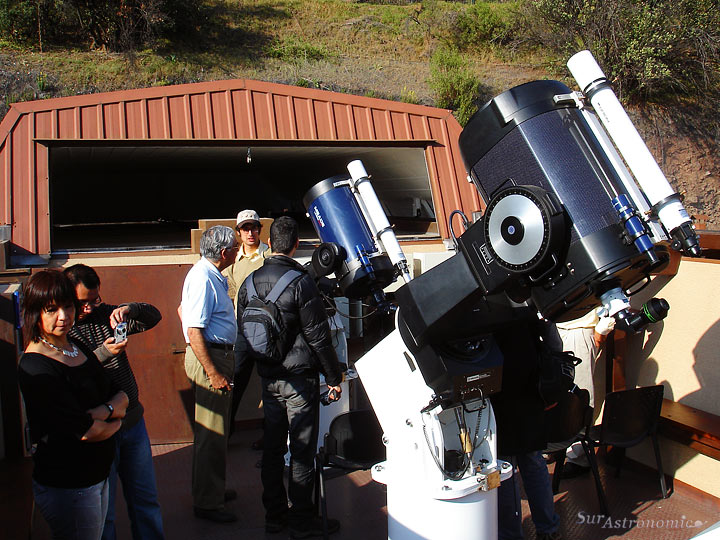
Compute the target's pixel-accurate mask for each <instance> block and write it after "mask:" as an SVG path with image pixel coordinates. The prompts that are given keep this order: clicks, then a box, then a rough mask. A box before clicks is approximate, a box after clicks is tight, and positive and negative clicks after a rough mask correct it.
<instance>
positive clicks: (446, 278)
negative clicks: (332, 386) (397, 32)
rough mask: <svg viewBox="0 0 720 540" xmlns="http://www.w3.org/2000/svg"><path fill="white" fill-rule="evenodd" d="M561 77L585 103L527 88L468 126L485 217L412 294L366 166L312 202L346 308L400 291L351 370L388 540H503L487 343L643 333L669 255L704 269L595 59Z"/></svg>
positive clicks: (319, 268)
mask: <svg viewBox="0 0 720 540" xmlns="http://www.w3.org/2000/svg"><path fill="white" fill-rule="evenodd" d="M568 65H569V67H570V70H571V72H572V73H573V76H575V78H576V79H577V81H578V83H579V85H580V88H581V89H582V91H583V92H584V95H583V94H581V93H579V92H573V91H572V90H571V89H570V88H568V87H567V86H565V85H564V84H562V83H560V82H557V81H534V82H530V83H527V84H523V85H521V86H518V87H515V88H512V89H511V90H508V91H506V92H504V93H502V94H501V95H499V96H497V97H496V98H494V99H492V100H491V101H489V102H488V103H487V104H485V105H484V106H483V107H482V108H481V109H480V110H479V111H478V112H477V113H476V114H475V115H474V116H473V117H472V118H471V119H470V121H469V122H468V124H467V126H466V127H465V129H464V130H463V132H462V133H461V135H460V140H459V145H460V150H461V153H462V156H463V160H464V162H465V165H466V168H467V171H468V175H469V178H470V179H471V180H472V182H473V183H474V184H475V186H476V188H477V189H478V191H479V192H480V194H481V195H482V196H483V198H484V200H485V202H486V203H487V207H486V209H485V212H484V214H483V216H482V217H481V218H480V219H479V220H478V221H477V222H476V223H474V224H472V225H471V226H469V227H468V228H467V230H465V231H462V234H460V235H456V234H454V232H453V234H452V236H453V237H457V253H456V254H455V255H454V256H452V257H450V258H449V259H448V260H447V261H445V262H443V263H441V264H439V265H438V266H436V267H434V268H432V269H430V270H428V271H426V272H425V273H424V274H421V275H420V276H417V277H415V279H412V280H411V279H410V275H409V273H408V270H407V262H406V261H405V256H404V255H403V253H402V250H401V249H400V246H399V244H398V242H397V240H396V239H395V236H394V234H393V232H392V229H391V228H390V225H389V223H388V220H387V218H386V216H385V214H384V212H383V211H382V207H381V205H380V203H379V201H378V200H377V196H376V195H375V192H374V190H373V189H372V185H371V184H370V181H369V180H368V175H367V173H366V172H365V169H364V167H363V166H362V163H360V162H359V161H355V162H352V163H351V164H349V165H348V170H349V172H350V174H349V175H339V176H335V177H331V178H328V179H325V180H323V181H321V182H319V183H318V184H317V185H316V186H314V187H313V188H312V189H311V190H310V191H308V193H307V194H306V196H305V198H304V203H305V207H306V208H307V210H308V215H309V216H310V217H311V219H312V221H313V224H314V226H315V228H316V230H317V232H318V235H319V237H320V239H321V241H322V242H323V243H322V244H321V246H320V247H319V248H318V249H317V250H316V251H315V253H314V255H313V266H314V268H315V271H316V273H317V274H318V275H329V274H331V273H333V272H334V274H335V277H336V278H337V281H338V286H339V289H340V291H341V294H342V295H344V296H347V297H350V298H364V297H367V296H372V297H373V298H374V299H375V302H377V303H378V305H380V306H382V307H386V308H387V307H388V306H389V305H390V302H389V301H388V300H387V299H386V297H385V294H384V293H383V291H382V289H383V288H384V287H385V286H386V285H388V284H389V283H390V282H391V281H393V280H394V279H396V277H397V276H401V277H402V278H403V280H404V281H405V283H404V285H403V286H402V287H400V288H399V289H398V290H397V291H396V292H395V303H396V304H397V307H398V310H397V313H396V319H395V320H396V328H395V330H394V331H393V332H391V333H390V334H389V335H388V336H386V337H385V338H384V339H383V340H382V341H381V342H380V343H378V345H376V346H375V347H374V348H373V349H372V350H371V351H369V352H368V353H367V354H365V356H363V357H362V358H361V359H360V360H358V361H357V362H356V363H355V367H356V369H357V372H358V374H359V375H360V378H361V380H362V382H363V385H364V387H365V390H366V392H367V394H368V397H369V399H370V401H371V403H372V406H373V409H374V410H375V413H376V415H377V417H378V420H379V421H380V424H381V425H382V428H383V430H384V432H385V440H386V446H387V461H386V462H384V463H383V464H381V465H379V466H377V467H376V468H375V470H374V471H373V477H374V478H375V479H377V480H378V481H381V482H383V483H386V484H387V486H388V514H389V517H388V519H389V521H388V536H389V538H392V539H393V540H405V539H420V538H424V539H437V540H444V539H445V538H455V539H461V540H462V539H468V540H471V539H472V540H477V539H493V538H496V536H497V520H496V518H497V492H496V490H495V488H496V487H497V486H498V485H499V483H500V482H501V481H502V480H504V479H506V478H507V477H509V476H510V475H511V474H512V471H511V470H510V467H509V465H508V464H507V463H504V462H502V461H500V460H498V458H497V451H496V447H497V441H496V440H495V419H494V415H493V413H492V407H491V406H490V402H489V401H488V399H487V398H488V396H490V395H491V394H493V393H495V392H497V391H499V390H500V386H501V381H502V376H503V373H502V361H503V358H502V353H501V352H500V351H499V349H498V348H497V346H496V345H495V344H494V341H493V339H492V337H491V335H492V333H493V332H494V331H496V330H498V329H503V328H508V327H511V326H512V325H513V324H514V323H515V322H516V321H519V320H526V319H528V318H532V317H537V316H538V314H539V315H541V316H542V317H544V318H547V319H549V320H552V321H556V322H557V321H564V320H569V319H573V318H577V317H579V316H581V315H584V314H585V313H587V312H588V311H590V310H591V309H594V308H598V307H602V308H603V309H604V310H605V311H606V313H608V314H609V315H611V316H614V317H615V319H616V321H617V327H618V328H622V329H624V330H627V331H630V332H638V331H640V330H642V329H643V328H644V327H645V326H646V325H647V324H649V323H652V322H656V321H658V320H660V319H662V318H663V317H664V316H665V314H666V313H667V309H668V308H669V306H668V304H667V302H665V301H664V300H662V299H657V298H655V299H652V300H651V301H650V302H648V303H647V304H645V305H644V306H643V309H642V310H640V311H639V312H638V311H635V310H632V309H631V308H630V302H629V296H631V294H632V291H637V290H639V289H640V288H642V287H643V286H644V285H645V284H646V283H648V282H649V281H650V280H651V273H652V272H655V271H658V270H660V269H662V268H663V267H664V266H665V265H666V264H667V262H668V260H669V254H668V249H669V248H668V245H669V246H670V247H671V248H673V249H677V250H682V251H683V252H684V253H685V254H688V255H698V254H699V246H698V240H697V237H696V235H695V231H694V229H693V227H692V223H691V221H690V218H689V217H688V215H687V212H686V211H685V209H684V208H683V206H682V203H681V200H680V197H679V196H678V195H677V194H676V193H675V192H674V191H673V190H672V188H670V186H669V184H668V182H667V180H666V179H665V177H664V175H663V174H662V172H661V171H660V169H659V167H658V166H657V164H656V163H655V161H654V159H652V156H650V154H649V151H648V150H647V147H646V146H645V144H644V142H643V141H642V139H641V138H640V136H639V135H638V134H637V131H636V130H635V128H634V126H632V123H631V122H630V120H629V119H628V118H627V115H626V113H625V111H624V110H623V108H622V106H621V105H620V104H619V102H618V100H617V98H616V97H615V95H614V93H613V92H612V89H611V88H610V86H609V84H608V83H607V80H606V79H605V76H604V75H603V73H602V71H601V70H600V68H599V66H598V65H597V63H596V62H595V60H594V59H593V58H592V55H591V54H590V53H589V52H588V51H583V52H581V53H578V54H577V55H575V56H573V58H572V59H571V60H570V62H569V63H568ZM588 100H589V103H588ZM598 116H599V118H600V120H598ZM621 156H622V157H621ZM623 158H624V160H623ZM625 163H627V167H626V165H625ZM628 167H629V169H630V170H628ZM630 171H632V173H631V172H630ZM465 222H467V220H465ZM450 226H451V227H452V223H451V224H450ZM504 376H512V374H510V373H505V374H504Z"/></svg>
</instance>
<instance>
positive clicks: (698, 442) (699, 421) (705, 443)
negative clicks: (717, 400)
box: [658, 399, 720, 460]
mask: <svg viewBox="0 0 720 540" xmlns="http://www.w3.org/2000/svg"><path fill="white" fill-rule="evenodd" d="M658 433H660V434H661V435H663V436H664V437H667V438H668V439H672V440H674V441H677V442H679V443H681V444H684V445H686V446H688V447H690V448H692V449H693V450H695V451H697V452H699V453H701V454H704V455H706V456H709V457H711V458H714V459H718V460H720V416H718V415H716V414H712V413H709V412H705V411H701V410H700V409H695V408H694V407H690V406H688V405H683V404H682V403H677V402H675V401H671V400H669V399H664V400H663V406H662V411H661V413H660V424H659V425H658Z"/></svg>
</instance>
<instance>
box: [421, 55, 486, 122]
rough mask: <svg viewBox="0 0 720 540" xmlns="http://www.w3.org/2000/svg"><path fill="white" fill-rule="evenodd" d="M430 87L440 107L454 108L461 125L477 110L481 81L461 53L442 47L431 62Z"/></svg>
mask: <svg viewBox="0 0 720 540" xmlns="http://www.w3.org/2000/svg"><path fill="white" fill-rule="evenodd" d="M428 84H429V85H430V88H432V90H433V92H434V93H435V102H436V105H437V106H438V107H443V108H447V109H453V111H454V114H455V117H456V118H457V120H458V122H460V124H461V125H463V126H464V125H465V124H466V123H467V121H468V120H469V119H470V117H471V116H472V115H473V114H475V111H477V100H478V87H479V82H478V80H477V78H476V77H475V75H473V73H472V71H470V69H469V68H468V65H467V62H466V61H465V60H464V59H463V57H462V56H460V53H459V52H458V51H457V50H454V49H450V48H447V47H440V48H438V49H437V50H436V51H435V53H434V54H433V55H432V58H431V59H430V80H429V81H428Z"/></svg>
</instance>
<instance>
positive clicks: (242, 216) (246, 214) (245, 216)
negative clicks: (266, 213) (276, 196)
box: [235, 210, 260, 227]
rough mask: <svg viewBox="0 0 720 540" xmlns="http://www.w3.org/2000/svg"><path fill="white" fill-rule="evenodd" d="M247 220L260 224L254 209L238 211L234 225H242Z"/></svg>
mask: <svg viewBox="0 0 720 540" xmlns="http://www.w3.org/2000/svg"><path fill="white" fill-rule="evenodd" d="M249 221H254V222H256V223H257V224H258V225H260V216H258V213H257V212H256V211H255V210H243V211H242V212H240V213H238V215H237V220H236V224H235V226H236V227H242V226H243V225H244V224H245V223H248V222H249Z"/></svg>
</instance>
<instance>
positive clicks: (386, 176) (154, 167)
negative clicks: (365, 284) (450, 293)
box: [49, 140, 438, 253]
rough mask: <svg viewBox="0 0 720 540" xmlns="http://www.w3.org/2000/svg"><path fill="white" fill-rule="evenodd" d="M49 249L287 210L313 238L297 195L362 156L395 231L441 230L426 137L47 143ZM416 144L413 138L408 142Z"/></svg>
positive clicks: (180, 239)
mask: <svg viewBox="0 0 720 540" xmlns="http://www.w3.org/2000/svg"><path fill="white" fill-rule="evenodd" d="M50 144H51V146H50V149H49V154H50V220H51V245H52V251H53V253H70V252H85V251H117V250H120V251H123V250H127V251H132V250H147V249H178V248H187V247H190V230H191V229H193V228H197V226H198V223H197V222H198V219H204V218H210V219H218V218H231V217H234V216H235V215H236V214H237V212H238V211H239V210H242V209H244V208H253V209H255V210H257V212H258V213H259V214H260V215H261V216H262V217H277V216H280V215H283V214H287V215H292V216H293V217H295V218H296V219H298V221H299V222H300V225H301V238H302V240H303V241H307V242H312V241H314V240H316V234H315V232H314V230H313V228H312V225H311V223H310V220H309V219H308V218H307V217H306V216H305V208H303V205H302V198H303V195H305V193H306V192H307V190H308V189H309V188H310V187H312V186H313V185H315V184H316V183H317V182H319V181H321V180H323V179H325V178H328V177H330V176H334V175H337V174H343V173H347V168H346V167H347V164H348V163H349V162H350V161H352V160H355V159H360V160H362V161H363V164H364V165H365V168H366V170H367V171H368V173H369V174H370V176H371V180H372V183H373V186H374V188H375V191H376V192H377V194H378V197H379V199H380V201H381V202H382V203H383V205H384V206H385V210H386V213H387V214H388V218H389V220H390V222H391V224H392V225H393V226H394V227H395V230H396V233H397V234H398V235H399V236H400V237H404V238H437V237H438V234H437V227H436V224H435V213H434V210H433V209H434V206H433V200H432V192H431V189H430V183H429V178H428V171H427V165H426V161H425V153H424V147H422V146H419V145H415V146H408V145H407V144H406V143H405V144H404V145H399V144H391V145H390V146H388V145H387V143H383V146H382V147H380V146H354V147H353V146H348V145H347V142H344V143H343V145H342V146H329V145H326V146H317V145H316V144H317V143H315V145H306V146H303V145H298V142H297V141H294V142H293V146H282V145H279V144H278V143H277V141H273V142H272V143H267V144H265V145H263V144H260V143H258V146H247V145H239V144H237V143H236V142H232V143H228V144H225V145H221V144H218V141H217V140H214V141H208V144H206V145H203V144H202V143H198V142H196V141H193V142H192V143H187V144H185V145H182V146H178V143H177V142H175V141H173V143H172V144H166V145H157V143H154V144H153V145H142V146H138V145H137V143H136V142H135V143H125V144H122V143H121V144H118V143H117V141H114V142H113V143H111V144H108V143H104V144H100V145H99V144H98V143H97V142H96V141H93V142H92V143H90V144H88V143H87V142H79V143H77V144H72V145H68V144H67V141H63V142H62V143H54V144H53V143H50ZM411 144H412V143H411Z"/></svg>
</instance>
